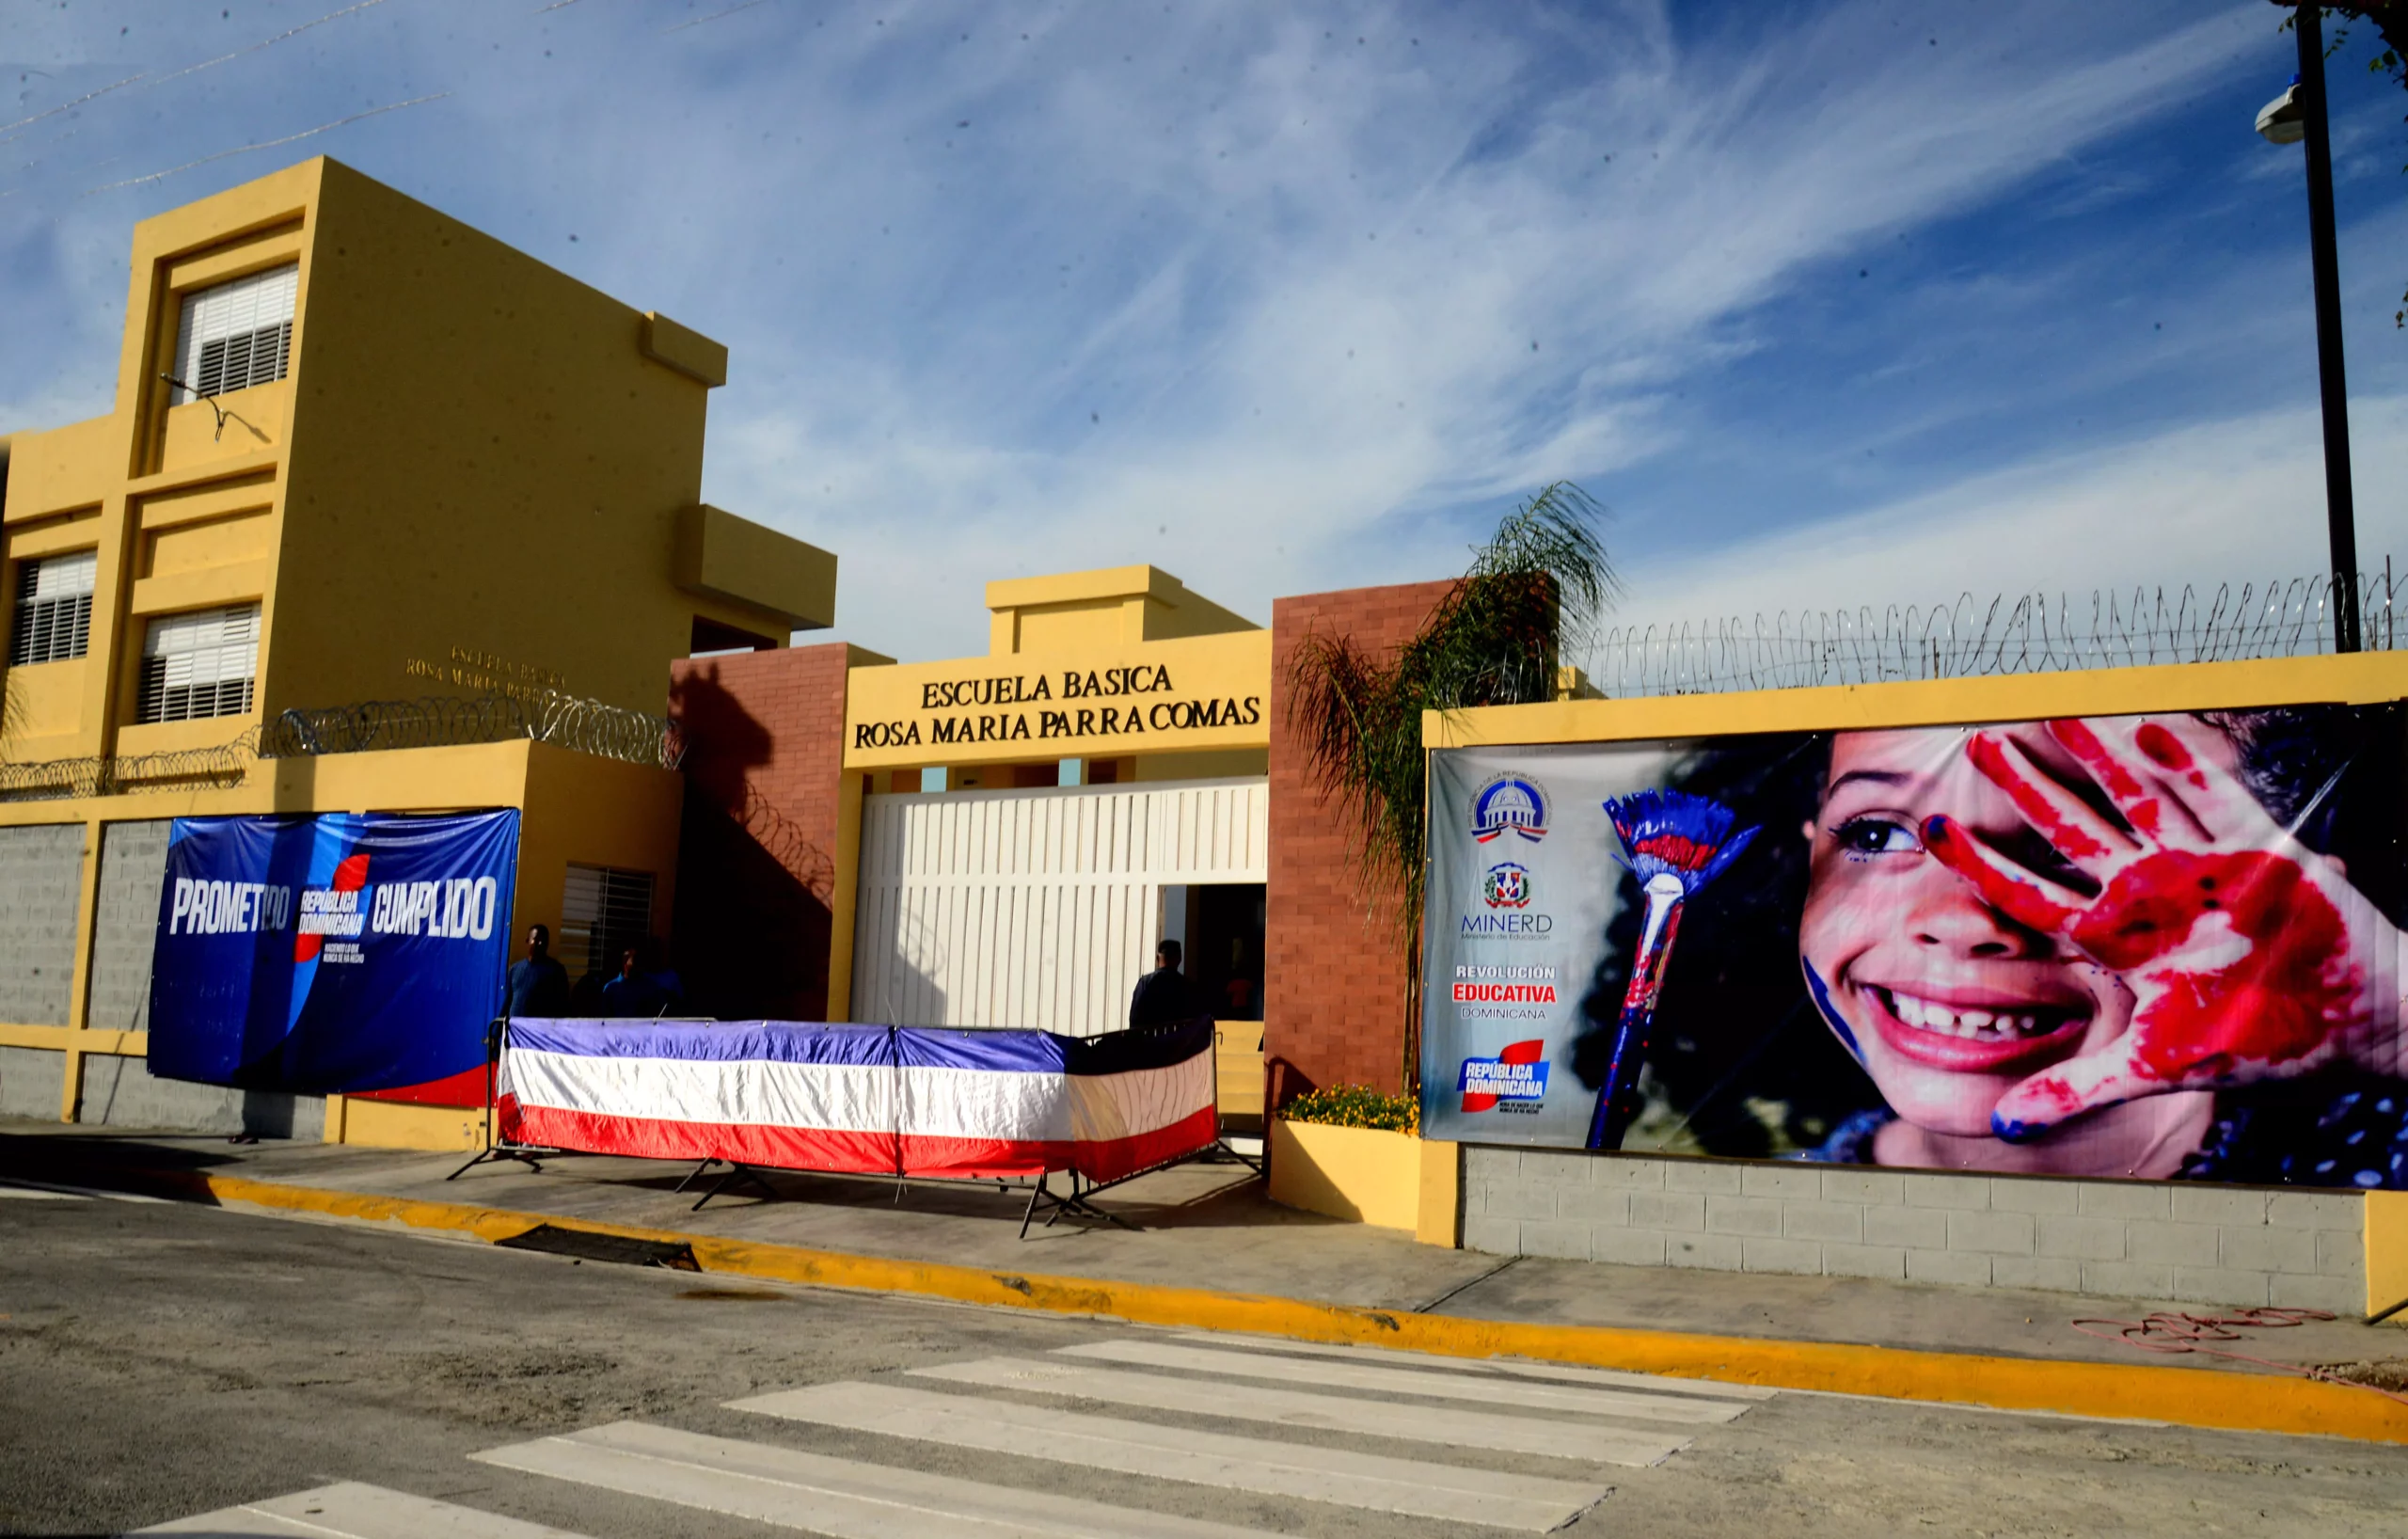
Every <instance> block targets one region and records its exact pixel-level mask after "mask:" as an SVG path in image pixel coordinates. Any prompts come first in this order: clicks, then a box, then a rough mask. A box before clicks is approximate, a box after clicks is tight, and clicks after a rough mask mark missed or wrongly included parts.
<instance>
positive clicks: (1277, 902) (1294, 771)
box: [1263, 581, 1453, 1106]
mask: <svg viewBox="0 0 2408 1539" xmlns="http://www.w3.org/2000/svg"><path fill="white" fill-rule="evenodd" d="M1452 587H1453V583H1452V582H1451V581H1444V582H1414V583H1404V584H1400V585H1398V586H1395V587H1386V588H1351V589H1346V590H1343V591H1340V592H1338V593H1326V594H1307V595H1300V596H1297V597H1293V598H1281V599H1276V600H1274V601H1273V603H1272V606H1271V632H1272V642H1271V869H1270V879H1271V880H1270V891H1269V895H1268V896H1269V912H1268V925H1267V934H1266V936H1265V939H1264V942H1263V1054H1264V1056H1265V1057H1266V1059H1267V1060H1268V1062H1269V1067H1270V1071H1271V1073H1270V1094H1271V1097H1272V1100H1273V1103H1274V1104H1275V1106H1276V1105H1280V1104H1285V1103H1287V1102H1289V1101H1291V1100H1292V1099H1294V1097H1296V1096H1297V1095H1299V1094H1301V1093H1303V1092H1304V1091H1306V1090H1307V1089H1311V1088H1313V1087H1316V1086H1327V1085H1339V1084H1359V1085H1370V1086H1372V1087H1376V1088H1379V1089H1382V1090H1386V1091H1389V1092H1391V1093H1393V1092H1397V1091H1401V1090H1402V1089H1403V1088H1404V1056H1403V1055H1404V1028H1405V1019H1404V1015H1405V1005H1406V1000H1407V998H1408V993H1407V990H1406V982H1407V980H1406V977H1405V965H1404V962H1405V953H1404V950H1403V948H1402V945H1401V944H1399V939H1398V929H1397V924H1396V915H1395V912H1394V911H1393V907H1392V906H1391V905H1388V904H1386V903H1382V904H1378V905H1373V906H1368V907H1367V905H1366V904H1365V902H1364V899H1363V896H1362V892H1361V888H1360V886H1359V884H1358V882H1357V881H1356V876H1355V872H1356V865H1355V831H1354V830H1353V829H1352V828H1351V827H1350V826H1348V825H1347V824H1345V823H1344V822H1343V821H1342V820H1341V819H1340V818H1339V815H1338V812H1337V810H1336V809H1335V808H1334V807H1333V806H1331V805H1329V804H1328V803H1326V802H1324V801H1323V800H1322V799H1321V797H1320V796H1318V795H1317V794H1316V793H1315V791H1314V789H1313V787H1312V785H1311V783H1310V781H1309V778H1308V775H1307V764H1306V759H1305V754H1304V751H1303V749H1302V747H1301V746H1300V745H1299V744H1298V743H1297V742H1296V741H1295V739H1294V738H1293V737H1292V735H1291V733H1290V732H1289V730H1288V700H1289V695H1290V690H1289V689H1288V667H1289V660H1290V659H1291V658H1293V657H1294V655H1295V652H1296V648H1297V647H1298V646H1300V645H1301V644H1302V643H1303V642H1304V639H1305V638H1306V637H1307V636H1309V635H1312V634H1314V633H1315V632H1319V633H1321V634H1323V635H1325V636H1351V637H1352V638H1353V639H1354V641H1355V644H1356V645H1357V646H1359V647H1361V648H1363V649H1364V650H1366V651H1368V652H1370V654H1371V655H1372V656H1374V657H1376V658H1383V659H1386V658H1388V657H1389V656H1390V655H1392V654H1393V653H1394V651H1395V649H1396V648H1397V647H1398V646H1400V645H1401V644H1402V643H1405V642H1407V641H1410V640H1411V639H1412V638H1413V636H1414V635H1415V634H1416V633H1417V632H1418V631H1419V629H1420V628H1421V626H1422V623H1423V622H1424V621H1425V620H1427V619H1428V618H1429V616H1430V611H1432V610H1433V609H1434V608H1436V606H1437V604H1438V602H1439V600H1440V599H1442V598H1444V597H1445V596H1446V595H1447V593H1448V591H1449V590H1450V589H1451V588H1452Z"/></svg>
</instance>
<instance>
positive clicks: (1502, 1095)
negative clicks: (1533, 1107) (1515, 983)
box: [1455, 989, 1555, 1112]
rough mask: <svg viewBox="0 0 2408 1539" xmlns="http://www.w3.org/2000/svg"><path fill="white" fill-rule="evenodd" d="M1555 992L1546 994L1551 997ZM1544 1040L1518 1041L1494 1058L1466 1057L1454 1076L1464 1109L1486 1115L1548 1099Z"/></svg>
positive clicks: (1501, 1049)
mask: <svg viewBox="0 0 2408 1539" xmlns="http://www.w3.org/2000/svg"><path fill="white" fill-rule="evenodd" d="M1547 992H1549V993H1550V994H1551V993H1553V992H1555V991H1554V990H1552V989H1550V990H1548V991H1547ZM1545 1052H1546V1043H1545V1040H1544V1039H1532V1040H1530V1041H1527V1042H1515V1043H1513V1044H1512V1045H1511V1046H1509V1047H1504V1048H1500V1049H1498V1050H1497V1056H1495V1057H1493V1058H1465V1060H1464V1061H1463V1068H1462V1069H1461V1070H1459V1071H1457V1073H1456V1075H1455V1088H1456V1089H1457V1090H1459V1091H1461V1092H1462V1093H1463V1098H1464V1103H1463V1109H1464V1110H1465V1111H1467V1112H1484V1111H1487V1110H1489V1109H1490V1108H1492V1107H1494V1106H1497V1105H1498V1104H1500V1103H1514V1102H1534V1101H1545V1099H1546V1071H1547V1067H1548V1065H1547V1061H1546V1058H1545V1056H1544V1055H1545ZM1516 1109H1518V1108H1516Z"/></svg>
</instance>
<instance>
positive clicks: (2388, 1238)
mask: <svg viewBox="0 0 2408 1539" xmlns="http://www.w3.org/2000/svg"><path fill="white" fill-rule="evenodd" d="M2366 1196H2367V1208H2366V1247H2367V1313H2368V1314H2370V1315H2371V1314H2381V1313H2382V1312H2383V1311H2384V1310H2385V1309H2391V1308H2392V1307H2393V1306H2395V1305H2398V1304H2400V1303H2403V1302H2408V1192H2368V1194H2367V1195H2366ZM2390 1324H2392V1325H2408V1310H2402V1311H2400V1313H2398V1314H2395V1315H2393V1316H2392V1317H2391V1320H2390Z"/></svg>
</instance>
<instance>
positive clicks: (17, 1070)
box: [0, 1047, 67, 1122]
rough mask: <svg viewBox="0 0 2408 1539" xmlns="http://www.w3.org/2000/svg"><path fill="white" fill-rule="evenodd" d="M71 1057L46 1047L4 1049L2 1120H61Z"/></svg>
mask: <svg viewBox="0 0 2408 1539" xmlns="http://www.w3.org/2000/svg"><path fill="white" fill-rule="evenodd" d="M66 1084H67V1055H66V1054H64V1053H55V1052H53V1051H51V1050H50V1049H49V1048H46V1047H0V1117H30V1118H35V1119H39V1120H40V1121H44V1122H55V1121H57V1120H58V1101H59V1097H60V1096H61V1095H62V1094H64V1093H65V1089H66Z"/></svg>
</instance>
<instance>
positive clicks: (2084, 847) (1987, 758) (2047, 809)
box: [1965, 732, 2107, 861]
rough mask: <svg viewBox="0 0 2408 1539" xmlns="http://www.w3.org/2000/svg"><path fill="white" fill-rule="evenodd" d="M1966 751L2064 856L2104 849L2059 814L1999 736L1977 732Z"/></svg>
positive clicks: (2074, 857) (2078, 858) (2088, 857)
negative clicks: (2007, 754) (2009, 752)
mask: <svg viewBox="0 0 2408 1539" xmlns="http://www.w3.org/2000/svg"><path fill="white" fill-rule="evenodd" d="M1965 753H1966V756H1967V757H1969V758H1971V759H1972V761H1973V768H1974V769H1976V770H1980V771H1981V772H1982V773H1983V774H1984V775H1985V776H1987V777H1988V779H1989V780H1990V781H1991V782H1992V783H1994V784H1995V785H1997V786H1998V788H1999V789H2000V790H2003V791H2004V792H2005V793H2006V794H2007V798H2008V800H2010V801H2013V802H2014V803H2015V810H2016V811H2018V812H2020V813H2021V814H2022V815H2023V816H2024V818H2025V819H2026V820H2027V821H2029V822H2030V823H2031V825H2032V826H2033V827H2034V828H2036V829H2037V830H2039V832H2040V835H2041V837H2043V838H2045V839H2047V840H2048V841H2049V843H2051V844H2052V845H2054V846H2056V848H2057V850H2058V852H2059V853H2060V854H2062V855H2064V856H2065V857H2066V858H2067V860H2076V861H2081V860H2092V859H2096V858H2097V857H2099V856H2101V855H2104V854H2106V853H2107V847H2106V846H2105V845H2103V844H2100V843H2099V841H2098V840H2097V839H2095V838H2093V837H2092V836H2091V835H2090V833H2088V832H2087V831H2086V830H2083V829H2080V828H2076V827H2075V826H2074V825H2073V824H2071V823H2068V822H2067V821H2066V820H2065V818H2063V817H2060V816H2059V815H2058V813H2057V809H2056V808H2055V807H2054V806H2053V805H2052V804H2051V802H2050V801H2049V799H2048V798H2047V797H2045V796H2043V795H2041V793H2040V788H2039V787H2038V786H2037V785H2034V784H2033V783H2032V777H2031V776H2029V775H2027V774H2025V773H2024V772H2023V770H2021V769H2020V767H2019V766H2017V765H2016V764H2015V763H2014V762H2013V761H2012V760H2010V759H2009V758H2008V757H2007V756H2006V749H2005V747H2004V745H2003V744H2001V742H2000V741H1999V739H1998V738H1994V737H1992V736H1990V735H1989V734H1988V733H1987V732H1982V733H1976V734H1974V736H1973V740H1972V742H1970V743H1968V744H1966V745H1965Z"/></svg>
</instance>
